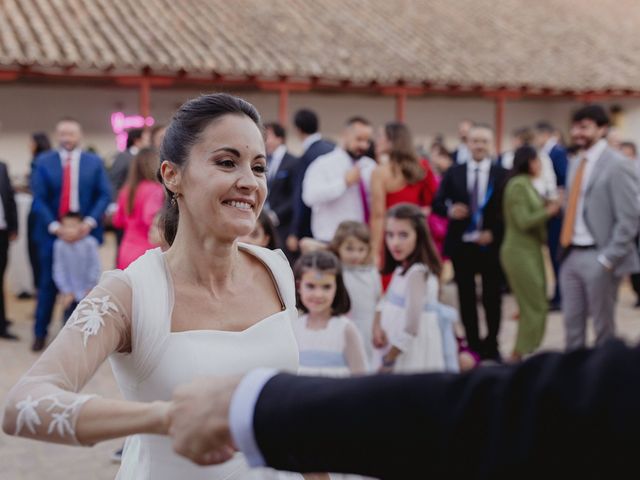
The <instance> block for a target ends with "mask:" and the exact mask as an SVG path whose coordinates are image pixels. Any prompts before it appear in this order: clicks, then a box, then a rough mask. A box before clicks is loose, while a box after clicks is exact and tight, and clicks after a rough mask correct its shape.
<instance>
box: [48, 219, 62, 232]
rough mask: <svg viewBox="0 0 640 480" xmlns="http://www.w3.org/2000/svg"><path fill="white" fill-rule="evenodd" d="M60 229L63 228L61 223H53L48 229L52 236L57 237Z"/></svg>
mask: <svg viewBox="0 0 640 480" xmlns="http://www.w3.org/2000/svg"><path fill="white" fill-rule="evenodd" d="M60 227H61V225H60V222H51V223H50V224H49V226H48V227H47V230H49V233H50V234H51V235H55V234H56V232H57V231H58V229H59V228H60Z"/></svg>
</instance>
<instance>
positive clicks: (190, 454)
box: [165, 376, 241, 465]
mask: <svg viewBox="0 0 640 480" xmlns="http://www.w3.org/2000/svg"><path fill="white" fill-rule="evenodd" d="M240 379H241V377H239V376H238V377H217V378H199V379H195V380H194V381H192V382H191V383H189V384H186V385H182V386H180V387H178V388H176V389H175V391H174V393H173V399H172V401H171V402H170V404H169V407H168V410H167V413H166V419H165V420H166V422H167V433H168V434H169V435H170V436H171V438H172V441H173V449H174V450H175V451H176V453H178V454H180V455H182V456H184V457H187V458H188V459H190V460H191V461H193V462H195V463H197V464H199V465H215V464H218V463H223V462H226V461H227V460H230V459H231V458H232V457H233V456H234V455H235V452H236V451H237V448H236V446H235V445H234V443H233V439H232V437H231V430H230V426H229V407H230V405H231V397H232V396H233V392H234V391H235V389H236V387H237V386H238V383H239V382H240Z"/></svg>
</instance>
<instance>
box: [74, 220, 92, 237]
mask: <svg viewBox="0 0 640 480" xmlns="http://www.w3.org/2000/svg"><path fill="white" fill-rule="evenodd" d="M91 230H92V227H91V225H89V224H88V223H86V222H82V223H81V224H80V227H78V233H77V235H78V240H80V239H82V238H84V237H86V236H87V235H89V234H90V233H91Z"/></svg>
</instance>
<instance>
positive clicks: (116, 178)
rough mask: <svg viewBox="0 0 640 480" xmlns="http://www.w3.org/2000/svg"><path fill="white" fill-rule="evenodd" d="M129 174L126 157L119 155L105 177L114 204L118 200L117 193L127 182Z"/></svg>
mask: <svg viewBox="0 0 640 480" xmlns="http://www.w3.org/2000/svg"><path fill="white" fill-rule="evenodd" d="M128 174H129V161H128V159H127V157H126V156H124V155H122V154H120V155H118V156H116V158H115V160H114V161H113V165H111V168H110V169H109V171H108V173H107V175H108V177H109V183H110V184H111V194H112V199H113V201H114V202H115V201H116V200H117V198H118V192H119V191H120V189H121V188H122V186H123V185H124V184H125V182H126V181H127V175H128Z"/></svg>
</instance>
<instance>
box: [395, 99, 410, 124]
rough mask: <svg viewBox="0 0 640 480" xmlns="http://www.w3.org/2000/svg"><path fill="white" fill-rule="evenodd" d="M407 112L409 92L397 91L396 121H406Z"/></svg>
mask: <svg viewBox="0 0 640 480" xmlns="http://www.w3.org/2000/svg"><path fill="white" fill-rule="evenodd" d="M406 114H407V92H406V91H399V92H398V93H396V121H398V122H404V121H405V118H406Z"/></svg>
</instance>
